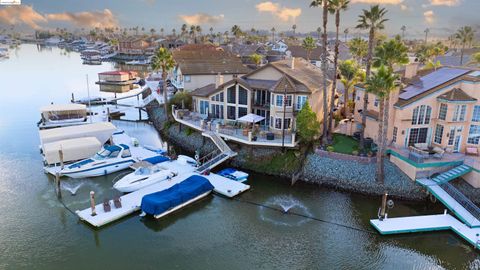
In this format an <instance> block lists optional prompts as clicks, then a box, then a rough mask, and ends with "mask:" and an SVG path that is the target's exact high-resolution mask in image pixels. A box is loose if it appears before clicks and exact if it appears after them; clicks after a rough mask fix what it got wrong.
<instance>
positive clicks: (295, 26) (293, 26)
mask: <svg viewBox="0 0 480 270" xmlns="http://www.w3.org/2000/svg"><path fill="white" fill-rule="evenodd" d="M296 29H297V25H296V24H294V25H292V30H293V37H295V30H296Z"/></svg>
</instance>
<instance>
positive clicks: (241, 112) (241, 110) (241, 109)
mask: <svg viewBox="0 0 480 270" xmlns="http://www.w3.org/2000/svg"><path fill="white" fill-rule="evenodd" d="M245 115H247V108H244V107H238V118H240V117H242V116H245Z"/></svg>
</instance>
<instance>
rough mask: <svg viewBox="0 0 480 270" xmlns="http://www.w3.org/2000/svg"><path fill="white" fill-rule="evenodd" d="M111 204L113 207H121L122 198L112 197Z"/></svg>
mask: <svg viewBox="0 0 480 270" xmlns="http://www.w3.org/2000/svg"><path fill="white" fill-rule="evenodd" d="M113 205H115V208H122V199H121V198H120V197H119V196H117V197H115V198H114V199H113Z"/></svg>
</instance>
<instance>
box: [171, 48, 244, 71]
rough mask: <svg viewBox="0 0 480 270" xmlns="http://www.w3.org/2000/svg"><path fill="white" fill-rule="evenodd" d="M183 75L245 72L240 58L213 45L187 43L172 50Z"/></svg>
mask: <svg viewBox="0 0 480 270" xmlns="http://www.w3.org/2000/svg"><path fill="white" fill-rule="evenodd" d="M172 55H173V58H174V59H175V62H176V63H177V65H178V66H179V67H180V69H181V70H182V74H184V75H216V74H219V73H220V74H247V73H248V72H249V71H250V69H248V68H247V67H245V66H244V65H243V64H242V61H241V60H240V58H238V57H236V56H234V55H233V54H231V53H228V52H225V51H223V49H221V48H219V47H215V46H213V45H199V44H189V45H184V46H181V47H179V48H177V49H174V50H172Z"/></svg>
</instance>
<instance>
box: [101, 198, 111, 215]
mask: <svg viewBox="0 0 480 270" xmlns="http://www.w3.org/2000/svg"><path fill="white" fill-rule="evenodd" d="M110 210H112V207H111V206H110V200H109V199H105V200H104V201H103V211H104V212H105V213H107V212H110Z"/></svg>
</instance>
